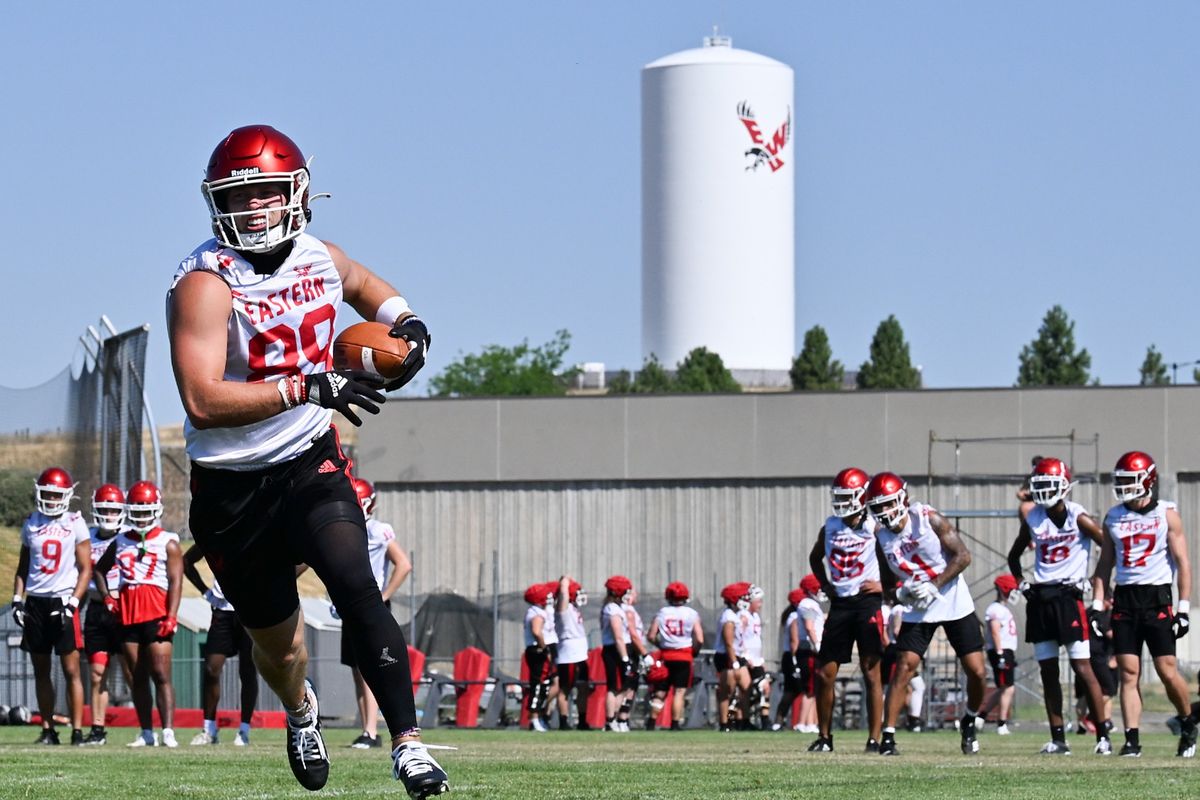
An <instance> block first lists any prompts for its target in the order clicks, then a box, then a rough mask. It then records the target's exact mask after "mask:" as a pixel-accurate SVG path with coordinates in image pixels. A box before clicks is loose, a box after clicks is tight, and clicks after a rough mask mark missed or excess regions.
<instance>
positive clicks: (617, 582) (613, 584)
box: [604, 575, 633, 597]
mask: <svg viewBox="0 0 1200 800" xmlns="http://www.w3.org/2000/svg"><path fill="white" fill-rule="evenodd" d="M604 588H605V589H607V590H608V593H609V594H611V595H612V596H613V597H623V596H624V595H625V594H627V593H628V592H629V590H630V589H632V588H633V581H631V580H629V578H626V577H625V576H624V575H613V576H612V577H611V578H609V579H608V580H606V581H605V582H604Z"/></svg>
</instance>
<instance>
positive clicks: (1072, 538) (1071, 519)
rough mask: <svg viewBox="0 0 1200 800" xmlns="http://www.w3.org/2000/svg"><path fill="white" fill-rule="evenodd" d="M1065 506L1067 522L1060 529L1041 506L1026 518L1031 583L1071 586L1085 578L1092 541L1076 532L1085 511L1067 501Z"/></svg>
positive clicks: (1036, 507) (1035, 508) (1078, 529)
mask: <svg viewBox="0 0 1200 800" xmlns="http://www.w3.org/2000/svg"><path fill="white" fill-rule="evenodd" d="M1066 506H1067V518H1066V520H1064V521H1063V524H1062V527H1059V526H1058V525H1056V524H1055V523H1054V520H1052V519H1050V515H1049V514H1047V513H1046V509H1045V508H1043V507H1042V506H1034V507H1033V508H1031V509H1030V510H1029V513H1028V514H1026V515H1025V524H1026V525H1027V526H1028V527H1029V533H1030V536H1031V543H1032V544H1033V548H1034V560H1033V582H1034V583H1074V582H1075V581H1078V580H1082V579H1084V578H1086V577H1087V566H1088V554H1089V551H1090V550H1091V546H1092V540H1091V539H1089V538H1087V536H1085V535H1084V533H1083V531H1082V530H1080V528H1079V517H1080V516H1081V515H1083V514H1086V513H1087V511H1086V509H1084V507H1083V506H1081V505H1079V503H1072V502H1071V501H1070V500H1068V501H1067V502H1066Z"/></svg>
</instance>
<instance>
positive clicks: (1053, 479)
mask: <svg viewBox="0 0 1200 800" xmlns="http://www.w3.org/2000/svg"><path fill="white" fill-rule="evenodd" d="M1069 491H1071V482H1070V481H1069V480H1067V478H1066V477H1064V476H1062V475H1032V476H1030V478H1029V494H1030V496H1031V497H1033V502H1035V503H1037V504H1038V505H1039V506H1044V507H1047V508H1049V507H1050V506H1053V505H1057V504H1058V501H1059V500H1062V499H1063V498H1064V497H1066V496H1067V492H1069Z"/></svg>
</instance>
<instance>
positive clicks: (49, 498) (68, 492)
mask: <svg viewBox="0 0 1200 800" xmlns="http://www.w3.org/2000/svg"><path fill="white" fill-rule="evenodd" d="M74 496H75V482H74V481H73V480H71V473H69V472H67V471H66V470H65V469H63V468H62V467H50V468H49V469H46V470H43V471H42V474H41V475H39V476H38V479H37V480H36V481H34V482H33V498H34V501H35V502H36V504H37V510H38V511H40V512H42V513H43V514H45V515H46V516H47V517H58V516H61V515H62V513H63V512H64V511H66V510H67V507H68V506H69V505H71V498H73V497H74Z"/></svg>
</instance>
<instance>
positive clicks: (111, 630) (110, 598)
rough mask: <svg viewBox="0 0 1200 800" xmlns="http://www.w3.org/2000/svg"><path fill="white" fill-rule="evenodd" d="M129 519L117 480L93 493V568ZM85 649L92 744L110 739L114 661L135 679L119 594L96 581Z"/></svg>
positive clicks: (110, 578)
mask: <svg viewBox="0 0 1200 800" xmlns="http://www.w3.org/2000/svg"><path fill="white" fill-rule="evenodd" d="M124 521H125V492H123V491H121V487H119V486H117V485H116V484H112V483H106V484H104V485H103V486H100V487H98V488H97V489H96V491H95V492H93V493H92V527H91V528H90V529H89V530H88V536H89V537H90V542H89V544H90V547H91V551H92V552H91V562H92V569H93V571H94V570H95V567H96V564H97V562H99V561H100V559H101V557H102V556H103V555H104V553H105V552H106V551H107V550H108V548H109V546H110V545H112V543H113V538H114V537H116V535H117V533H119V532H120V530H121V525H122V524H123V523H124ZM104 579H105V582H106V583H107V586H108V589H109V590H110V591H112V592H115V590H116V588H117V586H118V585H119V581H120V571H119V569H118V567H117V565H116V563H115V562H114V564H113V566H112V567H111V568H110V569H109V570H108V572H107V574H105V576H104ZM83 650H84V652H85V653H87V657H88V663H89V664H90V667H91V678H92V694H91V704H92V730H91V732H89V733H88V735H87V738H86V739H84V740H83V743H84V744H88V745H104V744H107V743H108V731H107V729H106V728H105V726H104V718H105V715H106V714H107V713H108V675H109V673H110V672H111V671H112V667H113V664H120V665H121V668H122V669H123V670H124V672H125V682H126V684H130V685H131V684H132V683H133V676H132V674H130V672H129V666H128V663H127V662H126V661H125V653H124V637H123V634H122V628H121V614H120V609H119V608H118V605H117V598H116V595H115V594H101V593H100V589H99V588H98V587H97V586H96V585H95V581H93V582H92V584H91V585H89V587H88V604H87V612H86V613H85V615H84V623H83Z"/></svg>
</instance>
